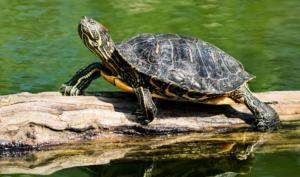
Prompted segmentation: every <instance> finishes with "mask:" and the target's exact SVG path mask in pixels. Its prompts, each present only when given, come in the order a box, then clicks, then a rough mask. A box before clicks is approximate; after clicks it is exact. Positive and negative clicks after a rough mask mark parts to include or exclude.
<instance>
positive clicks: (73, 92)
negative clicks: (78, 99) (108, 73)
mask: <svg viewBox="0 0 300 177" xmlns="http://www.w3.org/2000/svg"><path fill="white" fill-rule="evenodd" d="M103 68H104V67H103V65H102V64H101V63H99V62H97V63H92V64H90V65H89V66H87V67H85V68H84V69H81V70H79V71H77V72H76V73H75V75H74V76H73V77H72V78H71V79H70V80H69V81H67V82H65V83H64V84H62V86H61V87H60V89H59V91H60V93H61V94H62V95H67V96H77V95H81V94H82V92H83V90H84V89H86V88H87V87H88V86H89V85H90V83H91V82H92V81H93V80H95V79H97V78H99V77H100V71H101V70H103Z"/></svg>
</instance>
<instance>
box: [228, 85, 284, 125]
mask: <svg viewBox="0 0 300 177" xmlns="http://www.w3.org/2000/svg"><path fill="white" fill-rule="evenodd" d="M231 98H232V99H234V100H236V101H238V102H241V103H244V104H245V105H246V106H247V108H248V109H249V110H250V111H251V112H252V114H253V115H254V118H255V122H254V123H255V126H256V128H257V129H258V130H259V131H272V130H276V129H278V128H280V127H281V122H280V120H279V116H278V114H277V112H276V111H275V110H274V109H273V108H272V107H271V106H269V105H267V104H266V103H264V102H262V101H260V100H259V99H258V98H256V97H255V96H254V95H253V94H252V93H251V91H250V90H249V88H248V86H247V85H246V84H245V85H244V86H242V87H241V88H240V89H238V90H236V91H235V92H233V93H232V95H231Z"/></svg>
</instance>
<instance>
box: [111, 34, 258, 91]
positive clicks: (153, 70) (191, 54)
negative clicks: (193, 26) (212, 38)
mask: <svg viewBox="0 0 300 177" xmlns="http://www.w3.org/2000/svg"><path fill="white" fill-rule="evenodd" d="M116 48H117V50H118V51H119V53H120V54H121V55H122V56H123V57H124V59H125V60H126V61H127V62H128V63H129V64H130V65H132V67H133V68H135V69H136V70H138V71H139V72H140V73H143V74H145V75H147V76H150V77H151V78H153V77H154V78H156V79H157V80H159V81H161V82H163V83H166V84H171V85H172V84H175V85H177V86H179V87H181V88H185V89H187V90H193V91H196V92H198V93H202V94H224V93H228V92H231V91H233V90H236V89H237V88H239V87H240V86H241V85H243V84H244V83H245V82H247V81H249V80H251V79H252V78H254V76H252V75H251V74H249V73H248V72H246V71H245V70H244V68H243V66H242V64H241V63H240V62H238V61H237V60H236V59H234V58H233V57H232V56H230V55H228V54H226V53H225V52H224V51H222V50H221V49H219V48H217V47H216V46H214V45H212V44H209V43H208V42H205V41H202V40H200V39H197V38H193V37H190V36H184V35H176V34H142V35H139V36H136V37H133V38H130V39H128V40H126V41H123V42H121V43H119V44H117V45H116Z"/></svg>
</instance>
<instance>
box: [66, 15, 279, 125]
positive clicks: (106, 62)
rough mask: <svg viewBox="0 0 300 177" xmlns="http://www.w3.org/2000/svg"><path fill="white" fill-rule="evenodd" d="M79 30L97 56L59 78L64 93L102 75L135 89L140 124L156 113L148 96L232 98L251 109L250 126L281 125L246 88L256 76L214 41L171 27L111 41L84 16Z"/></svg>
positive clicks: (203, 99) (185, 99)
mask: <svg viewBox="0 0 300 177" xmlns="http://www.w3.org/2000/svg"><path fill="white" fill-rule="evenodd" d="M78 34H79V36H80V38H81V39H82V41H83V43H84V45H85V46H86V47H87V48H88V49H89V50H90V51H91V52H92V53H94V54H95V55H96V56H97V57H98V58H100V61H99V62H95V63H92V64H90V65H88V66H87V67H85V68H83V69H80V70H79V71H77V72H76V73H75V75H74V76H73V77H72V78H71V79H70V80H68V81H67V82H65V83H64V84H62V86H61V87H60V92H61V93H62V94H63V95H67V96H76V95H81V94H83V91H84V90H85V89H86V88H87V87H88V86H89V84H90V83H91V82H92V81H93V80H94V79H97V78H99V77H103V78H104V79H105V80H107V81H108V82H110V83H111V84H113V85H114V86H116V87H118V88H120V89H122V90H124V91H125V92H130V93H135V95H136V97H137V102H138V104H137V109H136V110H134V112H133V114H134V115H135V117H136V118H135V121H136V122H138V123H140V124H142V125H145V126H146V125H147V124H149V123H150V122H151V121H152V120H153V119H154V118H155V116H156V114H157V107H156V105H155V103H154V101H153V98H155V99H165V100H172V101H181V102H195V103H202V104H228V100H233V101H234V102H237V103H242V104H245V105H246V106H247V108H248V109H249V110H250V111H251V112H252V114H253V115H254V121H253V124H252V125H253V127H254V128H255V129H257V130H259V131H272V130H275V129H278V128H279V127H280V126H281V122H280V120H279V116H278V114H277V113H276V111H275V110H274V109H273V108H272V107H271V106H269V105H268V104H266V103H264V102H262V101H260V100H259V99H258V98H256V97H255V96H254V95H253V94H252V93H251V91H250V89H249V87H248V85H247V83H248V82H249V81H250V80H252V79H253V78H254V77H255V76H254V75H252V74H250V73H248V72H247V71H245V69H244V67H243V65H242V64H241V63H240V62H239V61H238V60H236V59H235V58H233V57H232V56H230V55H229V54H227V53H225V52H224V51H223V50H221V49H220V48H218V47H216V46H215V45H213V44H210V43H208V42H205V41H203V40H201V39H198V38H195V37H192V36H188V35H181V34H171V33H169V34H167V33H166V34H140V35H137V36H134V37H131V38H129V39H126V40H124V41H122V42H119V43H114V42H113V40H112V38H111V36H110V34H109V31H108V28H107V27H105V26H104V25H103V24H101V23H100V22H98V21H96V20H94V19H92V18H89V17H85V16H84V17H82V18H81V20H80V22H79V24H78ZM226 100H227V101H226Z"/></svg>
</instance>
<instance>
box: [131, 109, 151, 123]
mask: <svg viewBox="0 0 300 177" xmlns="http://www.w3.org/2000/svg"><path fill="white" fill-rule="evenodd" d="M132 114H133V115H135V119H134V120H133V121H135V122H137V123H139V124H141V125H148V124H149V123H150V122H152V120H153V119H148V118H147V117H146V115H145V113H144V112H143V111H142V110H141V109H139V108H138V109H137V110H136V111H135V112H133V113H132Z"/></svg>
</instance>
